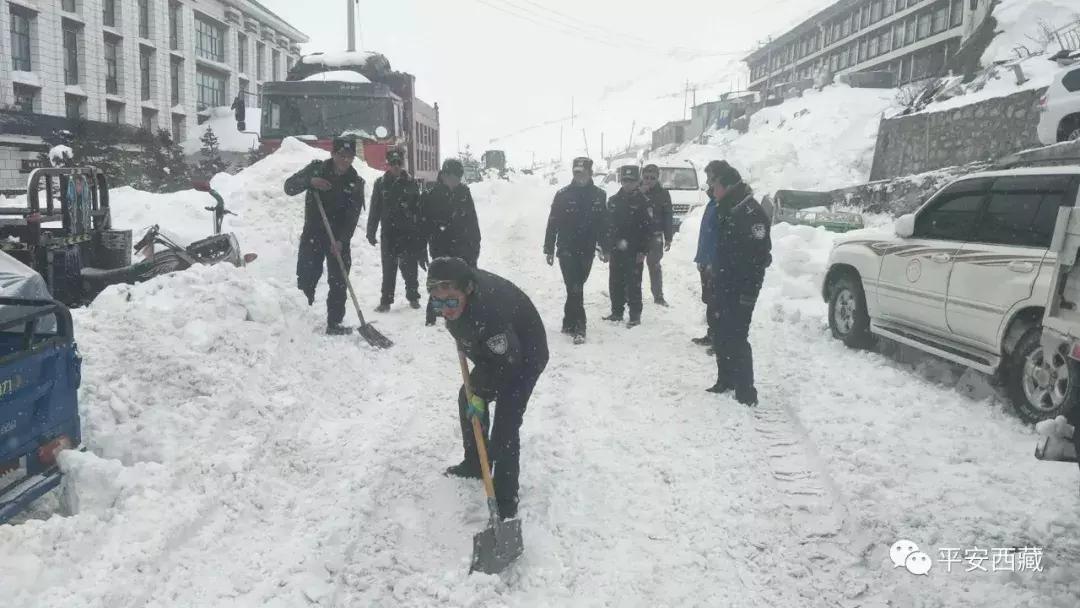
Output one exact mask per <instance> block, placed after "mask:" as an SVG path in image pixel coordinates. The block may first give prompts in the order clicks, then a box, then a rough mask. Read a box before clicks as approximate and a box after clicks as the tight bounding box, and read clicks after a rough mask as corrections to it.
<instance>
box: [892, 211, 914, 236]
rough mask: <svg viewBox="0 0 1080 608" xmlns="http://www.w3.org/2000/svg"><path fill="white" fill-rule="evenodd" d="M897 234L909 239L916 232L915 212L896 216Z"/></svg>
mask: <svg viewBox="0 0 1080 608" xmlns="http://www.w3.org/2000/svg"><path fill="white" fill-rule="evenodd" d="M895 227H896V236H898V237H900V238H902V239H909V238H911V236H912V235H913V234H915V214H914V213H905V214H904V215H901V216H900V217H898V218H896V225H895Z"/></svg>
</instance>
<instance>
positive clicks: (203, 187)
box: [191, 180, 210, 192]
mask: <svg viewBox="0 0 1080 608" xmlns="http://www.w3.org/2000/svg"><path fill="white" fill-rule="evenodd" d="M191 187H192V188H195V189H196V190H198V191H199V192H209V191H210V182H208V181H202V180H196V181H192V182H191Z"/></svg>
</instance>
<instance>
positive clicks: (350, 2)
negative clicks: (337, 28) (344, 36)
mask: <svg viewBox="0 0 1080 608" xmlns="http://www.w3.org/2000/svg"><path fill="white" fill-rule="evenodd" d="M357 1H358V0H345V4H346V6H348V12H349V52H350V53H351V52H354V51H356V6H355V5H356V2H357Z"/></svg>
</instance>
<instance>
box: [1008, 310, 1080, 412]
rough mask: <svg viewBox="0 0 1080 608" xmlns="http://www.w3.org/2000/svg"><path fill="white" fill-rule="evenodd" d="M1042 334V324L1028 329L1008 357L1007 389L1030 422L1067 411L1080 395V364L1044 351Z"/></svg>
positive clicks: (1017, 407)
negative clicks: (1079, 388)
mask: <svg viewBox="0 0 1080 608" xmlns="http://www.w3.org/2000/svg"><path fill="white" fill-rule="evenodd" d="M1041 337H1042V328H1041V327H1033V328H1031V329H1029V330H1027V332H1025V333H1024V335H1023V337H1022V338H1020V341H1019V342H1017V343H1016V348H1014V349H1013V351H1012V352H1011V353H1009V355H1008V359H1007V360H1006V365H1007V370H1006V372H1007V374H1006V379H1005V390H1006V392H1007V393H1008V396H1009V400H1010V401H1011V402H1012V404H1013V407H1014V408H1015V409H1016V413H1017V415H1018V416H1019V417H1020V418H1021V419H1022V420H1023V421H1024V422H1027V423H1031V424H1034V423H1036V422H1039V421H1041V420H1046V419H1048V418H1055V417H1057V416H1058V415H1060V414H1064V413H1065V411H1066V410H1067V409H1068V408H1069V407H1070V406H1071V404H1072V403H1075V402H1076V397H1077V395H1078V394H1080V391H1078V388H1077V387H1078V385H1080V364H1078V363H1077V362H1076V361H1073V360H1072V359H1070V358H1068V357H1066V356H1065V355H1064V354H1062V353H1058V352H1055V353H1047V352H1044V351H1043V348H1042V343H1041Z"/></svg>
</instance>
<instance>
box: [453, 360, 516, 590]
mask: <svg viewBox="0 0 1080 608" xmlns="http://www.w3.org/2000/svg"><path fill="white" fill-rule="evenodd" d="M458 360H459V361H460V362H461V378H462V380H463V381H464V382H465V397H466V398H467V399H472V396H473V392H472V385H471V384H470V383H469V362H468V361H466V360H465V353H464V352H462V351H461V349H458ZM472 427H473V436H474V437H475V438H476V451H477V452H478V453H479V456H480V470H481V472H482V473H483V475H484V492H485V493H486V494H487V504H488V512H489V514H490V516H491V519H490V520H489V521H488V527H487V529H485V530H484V531H483V532H480V533H478V534H474V535H473V553H472V565H471V566H470V567H469V574H472V573H473V572H476V571H480V572H483V573H484V574H498V573H500V572H502V571H503V570H505V569H506V567H507V566H509V565H510V563H511V562H513V561H514V560H515V559H517V558H518V556H520V555H521V553H522V552H523V551H524V550H525V545H524V543H523V542H522V540H521V521H520V520H517V519H512V520H510V521H502V520H501V519H499V504H498V503H497V502H496V501H495V484H493V483H492V481H491V468H490V467H489V466H488V456H487V447H486V444H485V442H484V429H483V428H482V427H481V426H480V421H479V420H478V419H476V418H473V419H472Z"/></svg>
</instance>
